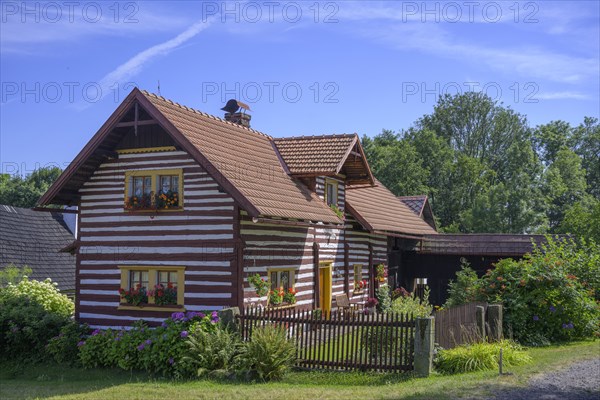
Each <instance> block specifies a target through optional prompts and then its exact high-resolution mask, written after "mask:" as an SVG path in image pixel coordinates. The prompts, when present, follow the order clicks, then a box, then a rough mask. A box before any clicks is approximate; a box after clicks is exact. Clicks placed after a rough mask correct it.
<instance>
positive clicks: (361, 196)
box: [346, 180, 436, 235]
mask: <svg viewBox="0 0 600 400" xmlns="http://www.w3.org/2000/svg"><path fill="white" fill-rule="evenodd" d="M346 206H347V207H348V209H349V210H350V212H351V213H352V214H354V216H355V217H356V219H357V220H358V221H359V222H361V224H363V226H364V227H365V228H366V229H368V230H370V231H381V232H398V233H406V234H411V235H426V234H432V235H435V234H436V231H435V230H434V229H433V228H432V227H431V226H429V224H427V223H426V222H425V221H423V220H422V219H421V218H419V217H418V216H417V215H415V213H414V212H413V211H411V210H410V208H408V206H407V205H406V204H404V203H403V202H402V201H401V200H400V199H398V198H397V197H396V196H394V194H393V193H392V192H390V191H389V190H388V189H387V188H386V187H385V186H383V184H381V182H379V181H378V180H375V185H374V186H370V185H363V186H347V187H346Z"/></svg>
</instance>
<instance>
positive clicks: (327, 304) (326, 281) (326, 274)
mask: <svg viewBox="0 0 600 400" xmlns="http://www.w3.org/2000/svg"><path fill="white" fill-rule="evenodd" d="M331 269H332V268H331V262H323V263H321V265H320V266H319V308H320V309H321V310H323V313H325V314H329V312H330V311H331V283H332V282H331Z"/></svg>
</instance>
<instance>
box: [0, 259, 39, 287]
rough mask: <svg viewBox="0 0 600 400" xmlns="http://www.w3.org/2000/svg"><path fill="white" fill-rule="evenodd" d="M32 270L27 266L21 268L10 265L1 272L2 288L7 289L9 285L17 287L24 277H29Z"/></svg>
mask: <svg viewBox="0 0 600 400" xmlns="http://www.w3.org/2000/svg"><path fill="white" fill-rule="evenodd" d="M31 272H32V270H31V268H29V267H28V266H27V265H24V266H23V267H21V268H19V267H18V266H16V265H15V264H8V265H7V266H6V267H4V269H2V270H0V287H6V286H7V285H8V284H9V283H12V284H14V285H16V284H17V283H19V282H21V281H22V280H23V278H24V277H26V276H29V275H30V274H31Z"/></svg>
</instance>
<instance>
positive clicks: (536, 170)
mask: <svg viewBox="0 0 600 400" xmlns="http://www.w3.org/2000/svg"><path fill="white" fill-rule="evenodd" d="M363 145H364V147H365V152H366V154H367V158H368V159H369V162H370V164H371V167H372V170H373V172H374V174H375V176H376V177H377V178H378V179H379V180H380V181H381V182H382V183H383V184H385V185H386V186H387V187H388V188H390V190H392V192H394V193H395V194H396V195H399V196H404V195H415V194H427V195H428V196H429V199H430V202H431V205H432V207H433V211H434V214H435V217H436V219H437V222H438V226H439V227H440V230H441V231H445V232H473V233H476V232H502V233H540V232H548V231H549V232H566V231H568V230H569V229H576V228H577V232H575V231H573V232H572V233H578V234H584V235H589V234H590V232H589V229H588V230H586V229H581V228H582V227H581V224H578V223H577V220H578V219H580V218H581V215H582V212H584V211H585V212H586V213H589V210H587V211H586V209H585V208H586V207H588V206H589V205H593V204H594V203H593V201H592V200H600V190H599V189H598V188H599V187H600V160H599V157H600V125H599V124H598V120H597V119H594V118H585V119H584V122H583V123H582V124H581V125H579V126H577V127H572V126H571V125H570V124H569V123H567V122H564V121H552V122H550V123H548V124H545V125H540V126H537V127H535V128H531V127H530V126H529V124H528V122H527V118H526V117H525V116H523V115H521V114H519V113H517V112H515V111H513V110H512V109H510V108H509V107H505V106H504V105H502V104H501V103H498V102H496V101H494V100H492V99H491V98H489V97H488V96H486V95H484V94H481V93H474V92H470V93H465V94H459V95H454V96H451V95H446V96H443V97H440V99H439V101H438V103H437V105H436V106H435V107H434V109H433V112H432V113H431V114H428V115H424V116H423V117H421V118H420V119H418V120H417V121H416V122H415V124H414V126H412V127H410V128H409V129H407V130H404V131H401V132H400V133H394V132H393V131H390V130H384V131H383V132H382V133H381V134H379V135H376V136H375V137H373V138H369V137H367V136H365V137H363ZM567 215H568V216H569V219H570V221H569V222H564V221H565V219H566V217H567Z"/></svg>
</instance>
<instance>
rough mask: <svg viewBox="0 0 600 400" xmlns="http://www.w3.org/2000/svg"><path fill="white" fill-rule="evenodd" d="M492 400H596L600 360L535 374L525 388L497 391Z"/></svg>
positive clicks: (599, 383)
mask: <svg viewBox="0 0 600 400" xmlns="http://www.w3.org/2000/svg"><path fill="white" fill-rule="evenodd" d="M493 399H494V400H530V399H541V400H558V399H560V400H588V399H589V400H599V399H600V357H599V358H595V359H593V360H588V361H581V362H577V363H575V364H573V365H571V366H569V367H567V368H564V369H561V370H559V371H555V372H549V373H545V374H541V375H536V376H534V377H533V378H531V379H530V380H529V384H528V386H527V387H525V388H522V389H510V390H506V391H502V392H499V393H498V394H497V395H496V397H493Z"/></svg>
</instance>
